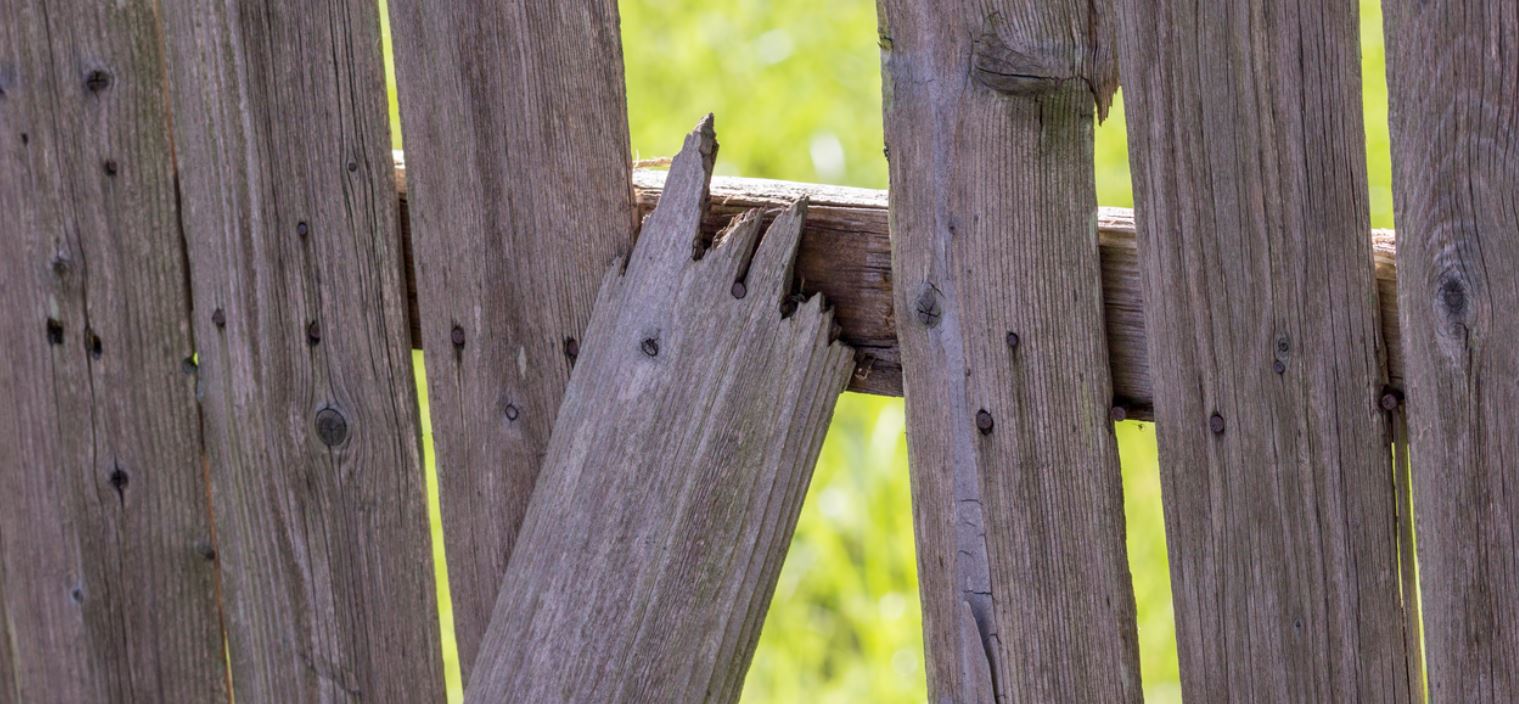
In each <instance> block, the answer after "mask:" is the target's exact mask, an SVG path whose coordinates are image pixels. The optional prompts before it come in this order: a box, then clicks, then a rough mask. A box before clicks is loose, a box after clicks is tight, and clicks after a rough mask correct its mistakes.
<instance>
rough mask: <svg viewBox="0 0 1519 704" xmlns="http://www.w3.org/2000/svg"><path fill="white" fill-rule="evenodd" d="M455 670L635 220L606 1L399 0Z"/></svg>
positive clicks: (474, 645) (614, 29) (393, 6)
mask: <svg viewBox="0 0 1519 704" xmlns="http://www.w3.org/2000/svg"><path fill="white" fill-rule="evenodd" d="M390 13H391V26H392V27H393V31H394V36H395V47H396V70H397V78H398V83H399V88H400V97H401V118H402V119H401V122H402V126H403V136H404V139H405V140H406V145H407V146H408V147H410V148H411V152H410V153H411V159H410V164H409V171H410V173H409V179H408V180H409V184H408V185H409V187H410V190H411V198H410V203H409V204H408V205H409V207H410V213H411V220H412V222H411V226H412V232H413V233H414V238H415V239H414V240H413V247H414V253H415V256H416V261H415V265H414V266H415V271H416V272H417V274H418V276H417V280H418V284H419V291H418V298H419V300H418V303H419V310H420V314H421V316H420V319H421V321H422V338H423V340H424V341H425V342H426V345H425V347H424V349H425V350H426V352H427V357H426V358H427V368H428V393H429V398H430V400H431V410H432V423H433V441H434V443H435V447H436V451H437V454H436V457H437V466H438V475H439V482H440V484H439V486H440V490H441V492H442V503H443V528H444V536H445V541H446V544H447V554H448V568H449V573H448V576H449V583H450V588H451V591H452V593H453V607H454V623H455V634H456V637H457V638H458V644H459V657H460V663H461V665H462V667H463V670H464V677H465V681H466V682H467V681H468V679H469V671H470V667H471V665H472V664H473V662H474V658H475V653H476V651H477V649H478V647H479V642H480V639H481V637H483V636H484V634H485V626H486V623H487V620H488V619H489V617H490V613H491V607H492V605H494V604H495V602H496V590H497V587H499V586H500V583H501V575H502V573H503V572H504V570H505V569H506V562H507V558H508V556H509V555H510V554H511V549H512V544H513V542H514V541H515V539H516V535H517V528H518V526H519V525H520V523H521V521H522V514H523V511H524V510H526V507H527V500H528V495H529V494H530V493H531V492H532V488H533V481H534V479H535V478H536V477H537V476H538V467H539V464H540V463H541V462H542V460H543V456H544V452H545V450H546V448H547V447H548V442H549V432H550V430H551V429H552V428H553V422H554V415H555V413H556V412H557V411H558V408H559V402H560V399H561V398H562V397H563V394H564V389H565V384H566V383H567V381H568V379H569V374H570V367H571V366H572V365H573V364H574V363H575V357H576V354H577V352H578V350H579V348H580V347H581V346H582V345H581V343H580V340H579V338H580V336H581V333H582V332H583V331H584V330H585V326H586V323H587V322H588V321H589V320H590V318H591V305H592V303H593V302H594V301H595V299H596V284H597V283H598V282H600V281H601V275H602V273H603V272H605V271H606V267H607V265H608V264H609V263H611V261H612V260H613V258H614V257H616V256H618V255H620V254H625V253H626V252H627V248H628V247H629V246H630V245H631V243H632V239H633V232H634V229H635V226H636V223H637V220H636V211H635V207H634V204H633V193H632V186H631V185H630V184H629V182H628V176H629V170H630V165H629V162H628V159H629V148H628V126H627V122H628V120H627V106H626V101H625V99H624V97H623V78H622V49H621V44H620V40H619V37H618V18H617V3H616V2H615V0H569V1H566V2H541V1H538V0H505V1H502V0H469V1H466V2H449V3H436V2H423V1H421V0H392V2H391V3H390Z"/></svg>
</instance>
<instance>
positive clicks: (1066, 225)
mask: <svg viewBox="0 0 1519 704" xmlns="http://www.w3.org/2000/svg"><path fill="white" fill-rule="evenodd" d="M880 8H881V33H882V36H881V38H880V42H881V46H882V49H883V59H882V67H883V74H884V88H883V93H884V95H885V102H886V146H887V149H888V160H889V162H890V167H891V185H892V191H891V203H890V212H891V230H892V232H891V235H892V242H891V244H892V247H893V254H892V257H893V261H892V273H893V277H892V278H893V283H894V286H895V292H894V296H893V300H894V303H895V311H896V329H897V334H898V338H899V340H900V343H901V357H902V368H903V371H902V374H903V387H904V390H905V396H906V403H907V447H908V452H909V459H910V461H911V477H912V502H913V514H914V521H915V523H914V525H915V533H916V538H917V545H918V578H919V581H920V591H921V593H922V601H923V621H924V640H925V646H926V650H927V658H928V689H929V700H930V701H933V702H948V701H955V702H993V701H996V702H1004V701H1103V702H1138V701H1140V700H1141V697H1142V695H1141V689H1140V681H1139V654H1138V646H1137V643H1136V637H1135V613H1134V597H1133V588H1132V585H1131V583H1130V579H1129V566H1128V562H1127V559H1126V556H1125V555H1126V553H1125V547H1124V520H1123V497H1122V490H1121V483H1120V474H1119V466H1118V452H1117V448H1116V444H1115V441H1114V437H1113V427H1112V421H1111V420H1110V413H1112V403H1113V391H1112V383H1111V380H1110V378H1109V375H1108V355H1107V340H1106V336H1105V332H1104V329H1103V307H1102V297H1101V271H1100V262H1099V259H1098V229H1097V217H1098V210H1097V204H1096V197H1095V193H1094V188H1095V186H1094V183H1093V166H1092V148H1093V147H1092V139H1093V120H1094V118H1095V115H1094V112H1095V110H1094V107H1100V108H1101V109H1105V108H1106V105H1107V101H1108V100H1109V99H1110V97H1111V95H1112V91H1113V90H1114V88H1115V87H1116V82H1117V74H1116V64H1115V63H1114V61H1113V58H1112V54H1111V52H1112V50H1113V48H1112V46H1111V41H1110V40H1111V34H1110V33H1109V32H1107V31H1106V29H1105V28H1106V26H1107V25H1106V23H1107V22H1108V21H1110V20H1111V18H1110V17H1108V16H1106V15H1105V14H1104V13H1105V10H1104V9H1103V7H1102V6H1101V4H1095V5H1094V4H1091V3H1087V2H1084V1H1081V2H1075V1H1070V2H1045V3H1033V2H1018V1H1012V0H1008V1H1003V2H994V3H989V4H988V3H971V2H946V3H934V4H932V5H930V4H925V3H919V2H911V1H909V0H885V1H883V2H882V3H881V6H880Z"/></svg>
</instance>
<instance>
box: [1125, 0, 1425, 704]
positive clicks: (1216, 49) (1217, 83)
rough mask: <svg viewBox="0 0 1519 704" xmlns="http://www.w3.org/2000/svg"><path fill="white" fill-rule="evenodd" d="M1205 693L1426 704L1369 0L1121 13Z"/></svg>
mask: <svg viewBox="0 0 1519 704" xmlns="http://www.w3.org/2000/svg"><path fill="white" fill-rule="evenodd" d="M1118 6H1119V8H1120V17H1121V22H1120V31H1119V34H1120V42H1119V43H1120V49H1121V64H1122V65H1121V68H1122V74H1123V76H1124V80H1125V82H1124V96H1125V101H1126V110H1127V115H1128V121H1129V122H1128V131H1129V144H1130V154H1131V162H1132V165H1133V173H1134V186H1135V189H1134V190H1135V198H1136V205H1137V209H1136V217H1137V222H1138V229H1139V254H1140V260H1141V267H1142V268H1141V273H1142V279H1141V282H1142V285H1143V293H1144V300H1145V302H1146V307H1145V316H1146V321H1147V326H1146V328H1147V331H1148V344H1149V349H1150V376H1151V379H1152V380H1153V383H1154V394H1155V397H1154V401H1155V417H1156V428H1157V432H1158V433H1159V438H1158V441H1159V449H1160V465H1161V479H1162V485H1163V488H1164V490H1165V491H1164V495H1165V514H1166V535H1167V543H1168V548H1169V551H1170V556H1171V575H1172V591H1173V593H1174V595H1175V596H1174V602H1175V606H1176V622H1177V641H1178V647H1179V651H1180V653H1179V655H1180V663H1181V677H1182V693H1183V695H1184V696H1185V697H1186V698H1187V699H1188V700H1189V701H1207V702H1213V701H1220V702H1221V701H1248V700H1252V699H1255V700H1269V701H1283V702H1317V701H1326V700H1335V701H1339V700H1344V701H1394V702H1397V701H1409V700H1410V699H1412V698H1414V693H1413V691H1412V686H1411V676H1410V673H1409V661H1408V660H1407V659H1405V653H1406V652H1407V641H1406V638H1407V636H1406V633H1405V630H1406V629H1405V623H1404V612H1403V610H1402V607H1401V603H1400V590H1399V587H1400V580H1399V563H1398V551H1397V544H1398V542H1397V541H1398V536H1397V524H1396V509H1397V499H1396V496H1395V492H1394V483H1393V474H1392V464H1391V459H1392V455H1391V452H1392V447H1391V434H1390V432H1389V427H1388V424H1387V417H1386V415H1385V413H1384V411H1383V409H1382V407H1381V403H1382V400H1381V399H1382V397H1383V396H1384V395H1385V394H1386V391H1385V390H1384V384H1385V379H1386V377H1385V373H1384V368H1383V349H1382V347H1381V344H1380V342H1379V336H1378V324H1377V314H1378V301H1377V290H1376V282H1375V280H1374V278H1373V273H1372V268H1371V266H1370V263H1371V261H1372V251H1371V248H1370V238H1369V237H1368V233H1369V225H1368V218H1369V216H1368V207H1367V192H1366V176H1365V168H1366V161H1365V151H1364V143H1363V134H1362V121H1361V91H1360V87H1361V86H1360V63H1359V61H1360V58H1359V45H1358V42H1357V27H1358V24H1357V5H1356V2H1355V0H1330V1H1328V2H1324V3H1307V2H1303V3H1299V2H1286V3H1282V2H1272V1H1269V0H1120V2H1119V3H1118Z"/></svg>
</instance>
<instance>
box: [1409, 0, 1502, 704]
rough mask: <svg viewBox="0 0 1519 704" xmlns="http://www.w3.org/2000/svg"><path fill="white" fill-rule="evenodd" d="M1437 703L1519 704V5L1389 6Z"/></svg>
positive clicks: (1439, 1) (1476, 1) (1421, 531)
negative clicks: (1518, 142)
mask: <svg viewBox="0 0 1519 704" xmlns="http://www.w3.org/2000/svg"><path fill="white" fill-rule="evenodd" d="M1384 6H1385V7H1386V8H1387V15H1386V22H1385V27H1386V33H1387V88H1388V102H1389V115H1390V118H1391V135H1392V160H1393V195H1394V200H1393V203H1394V205H1395V206H1396V210H1397V220H1398V228H1399V230H1398V235H1399V238H1398V245H1399V247H1398V263H1399V266H1400V268H1401V270H1402V271H1403V276H1402V277H1400V279H1399V282H1398V298H1399V301H1400V303H1401V306H1400V310H1401V311H1402V314H1403V329H1404V330H1405V331H1406V338H1405V339H1404V341H1403V342H1404V349H1405V351H1406V355H1407V364H1406V369H1405V371H1404V373H1405V375H1406V376H1407V377H1408V426H1409V427H1408V431H1409V435H1408V451H1409V458H1410V460H1411V461H1412V464H1413V468H1412V472H1413V484H1414V507H1415V515H1416V516H1417V521H1418V523H1417V527H1418V541H1419V548H1418V553H1419V575H1420V578H1421V583H1422V588H1423V597H1424V636H1425V642H1426V645H1427V657H1428V661H1429V673H1428V676H1429V694H1430V698H1431V700H1432V701H1435V702H1441V703H1442V704H1443V703H1444V702H1463V703H1468V702H1469V703H1471V704H1481V703H1484V702H1514V701H1519V545H1516V540H1519V442H1516V437H1519V436H1516V432H1515V431H1516V423H1519V421H1516V420H1515V416H1514V413H1515V409H1519V382H1516V375H1519V347H1516V346H1515V340H1516V339H1519V315H1516V311H1519V146H1516V145H1515V142H1516V140H1519V3H1515V2H1512V0H1423V1H1420V2H1413V1H1411V0H1387V2H1385V3H1384Z"/></svg>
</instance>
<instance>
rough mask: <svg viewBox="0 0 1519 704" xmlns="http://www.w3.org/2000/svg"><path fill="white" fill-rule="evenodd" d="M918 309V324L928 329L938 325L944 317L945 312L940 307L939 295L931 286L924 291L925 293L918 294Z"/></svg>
mask: <svg viewBox="0 0 1519 704" xmlns="http://www.w3.org/2000/svg"><path fill="white" fill-rule="evenodd" d="M916 309H917V314H918V322H920V323H922V324H924V325H926V326H928V327H934V326H936V325H938V324H939V319H940V318H942V317H944V311H943V309H942V308H940V307H939V295H938V294H937V293H935V292H934V289H933V287H931V286H930V287H928V288H925V289H923V292H922V293H920V294H918V301H917V305H916Z"/></svg>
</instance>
